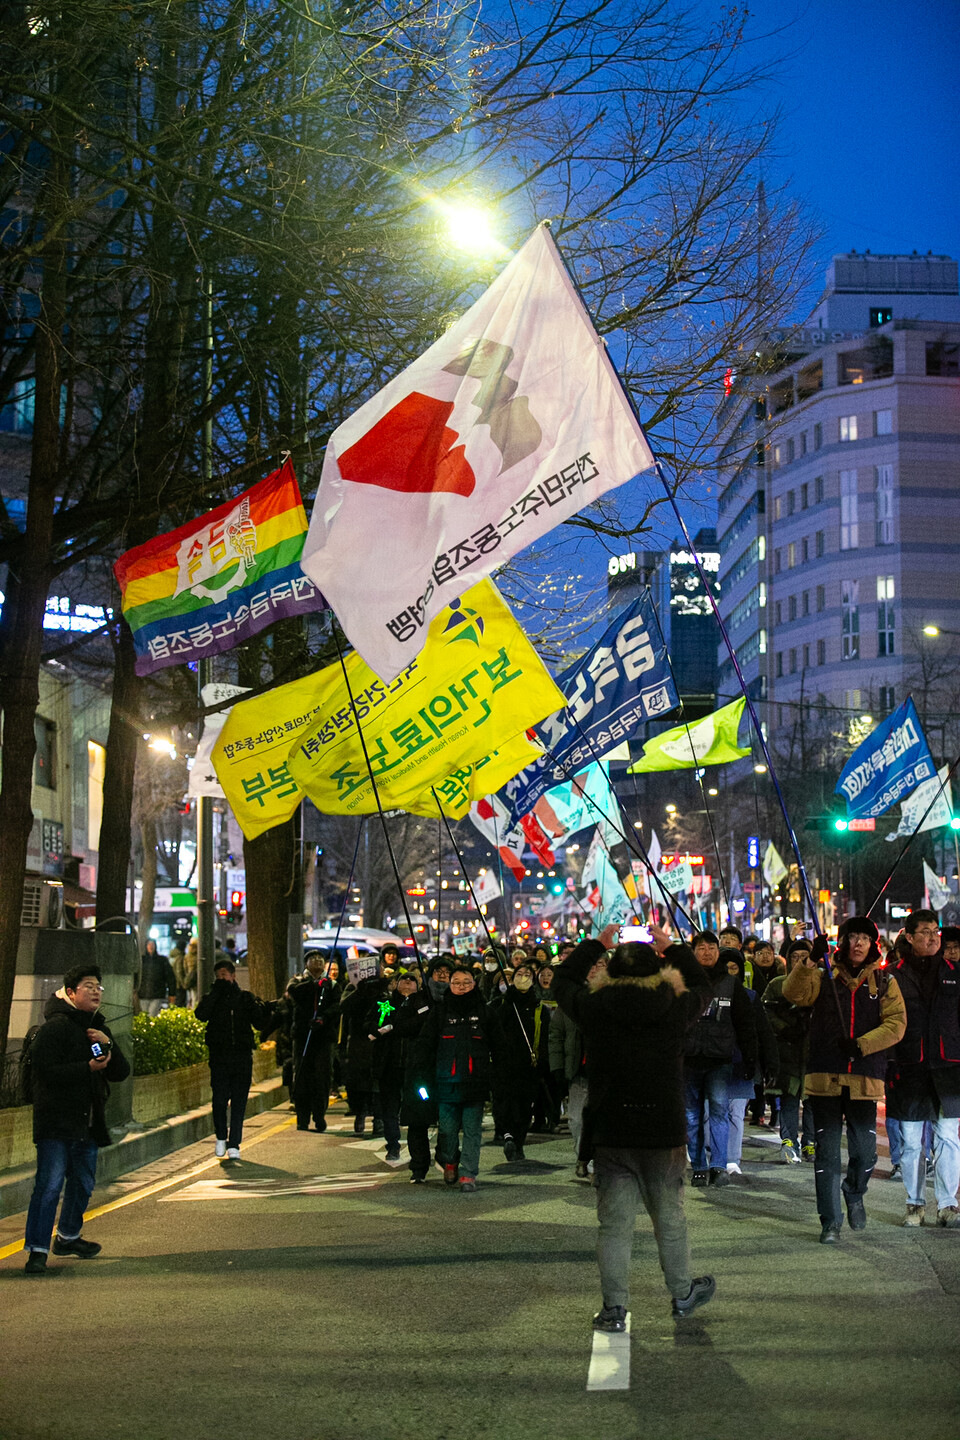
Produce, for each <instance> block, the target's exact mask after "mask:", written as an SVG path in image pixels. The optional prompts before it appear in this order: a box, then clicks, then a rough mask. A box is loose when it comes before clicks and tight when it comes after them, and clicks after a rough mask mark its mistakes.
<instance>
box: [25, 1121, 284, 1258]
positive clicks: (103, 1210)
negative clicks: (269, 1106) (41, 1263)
mask: <svg viewBox="0 0 960 1440" xmlns="http://www.w3.org/2000/svg"><path fill="white" fill-rule="evenodd" d="M296 1119H297V1117H296V1115H291V1116H290V1118H289V1119H288V1120H282V1121H281V1122H280V1124H279V1125H273V1126H271V1128H270V1129H269V1130H264V1131H262V1133H261V1134H259V1135H254V1137H253V1139H252V1140H246V1141H244V1146H243V1148H244V1150H252V1149H253V1147H254V1145H259V1144H260V1141H261V1140H269V1139H270V1136H271V1135H279V1133H280V1131H281V1130H289V1128H290V1126H291V1125H293V1124H295V1123H296ZM222 1164H223V1160H222V1159H221V1157H220V1156H219V1155H215V1156H214V1157H213V1159H212V1160H205V1161H204V1162H203V1164H202V1165H195V1166H194V1168H193V1169H192V1170H184V1171H183V1173H182V1174H180V1175H174V1176H173V1177H172V1179H170V1180H157V1181H155V1182H154V1184H152V1185H145V1186H144V1187H143V1189H142V1190H134V1191H133V1193H132V1194H130V1195H121V1196H120V1198H119V1199H118V1200H110V1201H108V1202H107V1204H106V1205H97V1206H96V1208H95V1209H93V1210H88V1211H87V1213H86V1214H85V1215H84V1217H83V1218H84V1223H86V1221H87V1220H96V1219H97V1217H98V1216H99V1215H107V1214H109V1212H110V1211H111V1210H121V1209H122V1208H123V1206H124V1205H133V1204H135V1203H136V1202H137V1201H138V1200H146V1199H147V1197H148V1196H150V1195H156V1194H157V1193H158V1192H159V1191H160V1190H169V1189H171V1187H172V1186H174V1185H182V1184H183V1182H184V1180H190V1179H192V1178H193V1176H194V1175H202V1174H203V1172H204V1170H212V1169H213V1167H214V1166H215V1165H222ZM22 1249H23V1241H22V1240H17V1241H15V1242H14V1244H12V1245H4V1246H3V1247H2V1248H0V1260H5V1259H6V1258H7V1256H8V1255H16V1254H17V1252H18V1251H19V1250H22Z"/></svg>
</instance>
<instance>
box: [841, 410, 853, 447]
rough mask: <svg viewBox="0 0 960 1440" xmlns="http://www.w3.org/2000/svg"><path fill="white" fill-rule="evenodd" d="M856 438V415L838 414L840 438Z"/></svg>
mask: <svg viewBox="0 0 960 1440" xmlns="http://www.w3.org/2000/svg"><path fill="white" fill-rule="evenodd" d="M856 438H857V417H856V415H841V416H840V439H841V440H844V441H845V440H856Z"/></svg>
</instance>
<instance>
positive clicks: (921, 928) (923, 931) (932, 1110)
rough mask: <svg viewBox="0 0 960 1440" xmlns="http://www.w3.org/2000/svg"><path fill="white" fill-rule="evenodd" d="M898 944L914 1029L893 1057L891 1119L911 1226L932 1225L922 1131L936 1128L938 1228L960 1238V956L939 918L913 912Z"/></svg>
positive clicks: (899, 972) (896, 969)
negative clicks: (899, 1144) (896, 1125)
mask: <svg viewBox="0 0 960 1440" xmlns="http://www.w3.org/2000/svg"><path fill="white" fill-rule="evenodd" d="M903 931H904V933H903V935H902V936H901V937H900V939H899V941H898V942H897V954H898V957H899V958H898V959H897V960H896V961H895V963H894V966H893V974H894V975H895V976H896V977H897V983H898V984H899V986H900V990H901V993H902V995H903V999H904V1002H905V1004H906V1007H907V1029H906V1033H905V1034H904V1036H903V1039H902V1040H901V1041H900V1042H899V1044H898V1045H897V1047H896V1049H895V1050H894V1051H893V1052H892V1056H893V1058H892V1060H891V1064H890V1072H889V1074H888V1077H887V1117H888V1119H893V1120H899V1121H900V1128H901V1132H902V1134H903V1154H902V1156H901V1159H900V1175H901V1178H902V1180H903V1183H904V1186H905V1187H906V1191H907V1213H906V1217H905V1219H904V1222H903V1223H904V1224H905V1225H923V1224H924V1223H925V1220H926V1197H925V1190H926V1163H925V1159H924V1153H923V1127H924V1123H925V1122H926V1121H929V1122H930V1123H931V1124H932V1126H933V1188H934V1194H935V1196H936V1201H937V1224H938V1225H939V1226H942V1227H943V1228H944V1229H947V1230H960V1209H958V1207H957V1187H958V1185H960V1138H958V1134H957V1129H958V1120H960V959H958V957H960V951H958V949H957V947H956V945H955V943H954V941H955V938H956V932H955V931H945V932H944V943H943V948H942V949H941V936H940V925H939V922H938V920H937V916H936V913H935V912H934V911H933V910H914V912H913V914H912V915H909V916H908V917H907V920H906V924H905V925H904V927H903Z"/></svg>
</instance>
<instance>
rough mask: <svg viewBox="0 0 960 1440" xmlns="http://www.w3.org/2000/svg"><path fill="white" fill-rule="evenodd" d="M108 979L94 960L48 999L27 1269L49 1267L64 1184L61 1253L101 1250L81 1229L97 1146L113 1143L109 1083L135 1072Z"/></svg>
mask: <svg viewBox="0 0 960 1440" xmlns="http://www.w3.org/2000/svg"><path fill="white" fill-rule="evenodd" d="M102 979H103V976H102V975H101V973H100V971H99V969H98V968H97V967H96V966H95V965H78V966H75V967H74V969H72V970H69V971H68V972H67V974H66V975H65V976H64V978H63V987H62V988H61V989H60V990H58V991H57V993H56V995H52V996H51V997H50V999H49V1000H48V1001H47V1004H46V1007H45V1009H44V1021H45V1023H44V1024H43V1025H41V1026H40V1029H39V1030H38V1031H37V1033H36V1035H35V1036H34V1038H33V1041H32V1043H31V1045H30V1052H29V1064H30V1076H31V1085H32V1090H33V1143H34V1144H35V1145H36V1147H37V1177H36V1180H35V1182H34V1187H33V1195H32V1197H31V1200H30V1209H29V1210H28V1212H27V1229H26V1236H25V1239H24V1248H25V1249H26V1250H27V1251H28V1252H29V1254H28V1256H27V1264H26V1273H27V1274H28V1275H43V1274H44V1273H45V1272H46V1268H47V1255H48V1254H49V1252H50V1248H51V1243H50V1242H51V1237H52V1235H53V1222H54V1218H55V1216H56V1213H57V1204H58V1203H59V1200H60V1192H61V1190H63V1192H64V1194H63V1206H62V1208H61V1211H60V1223H59V1225H58V1226H57V1234H56V1238H55V1239H54V1240H53V1253H54V1255H73V1256H76V1257H77V1258H78V1259H80V1260H92V1259H93V1258H94V1256H95V1255H99V1253H100V1249H101V1247H100V1246H99V1245H98V1244H97V1243H96V1242H95V1241H93V1240H84V1239H83V1237H82V1235H81V1233H80V1232H81V1231H82V1229H83V1215H84V1211H85V1210H86V1208H87V1205H88V1204H89V1202H90V1196H91V1194H92V1193H93V1187H94V1184H95V1182H96V1177H97V1150H98V1148H99V1147H100V1146H101V1145H110V1144H111V1143H112V1142H111V1139H110V1132H109V1130H108V1129H107V1124H106V1118H105V1112H106V1104H107V1095H108V1093H109V1087H108V1082H109V1081H119V1080H126V1078H127V1076H128V1075H129V1074H130V1066H129V1064H128V1062H127V1060H126V1058H125V1057H124V1055H123V1054H122V1052H121V1051H120V1049H119V1048H118V1047H117V1046H116V1045H115V1044H114V1042H113V1037H112V1036H111V1034H110V1031H109V1029H108V1028H107V1024H106V1022H105V1020H104V1018H103V1016H102V1014H101V1013H100V1000H101V996H102V994H103V985H102V983H101V982H102ZM64 1182H66V1188H64Z"/></svg>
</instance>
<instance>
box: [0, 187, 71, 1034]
mask: <svg viewBox="0 0 960 1440" xmlns="http://www.w3.org/2000/svg"><path fill="white" fill-rule="evenodd" d="M50 164H51V175H50V180H49V182H48V184H47V186H46V195H45V197H42V198H41V200H40V202H38V208H39V209H44V210H45V211H46V213H47V215H48V217H49V218H50V220H51V222H52V221H53V220H54V219H55V218H56V217H57V216H58V214H59V212H60V209H61V206H62V205H63V204H64V203H66V194H65V189H64V185H63V176H62V170H63V167H62V163H61V162H59V161H57V160H51V162H50ZM44 200H45V202H46V203H44ZM40 304H41V312H40V316H39V318H38V320H37V341H36V361H35V397H36V398H35V408H34V425H33V448H32V453H31V458H30V482H29V485H30V488H29V493H28V497H27V524H26V533H25V535H24V539H23V547H22V549H21V550H20V553H19V557H18V560H19V563H18V564H15V563H11V565H10V573H9V578H8V581H7V595H6V603H5V606H4V611H5V613H4V616H3V625H2V667H0V680H2V683H0V706H2V712H3V749H2V774H3V779H2V785H0V1057H2V1055H3V1053H4V1051H5V1049H6V1042H7V1030H8V1028H9V1024H10V1006H11V1003H12V1000H13V985H14V977H15V975H16V969H17V950H18V948H19V943H20V912H21V906H22V897H23V882H24V877H25V875H26V869H27V847H28V844H29V841H30V831H31V828H32V826H33V809H32V804H31V790H32V787H33V762H34V756H35V754H36V748H37V745H36V737H35V734H34V720H35V718H36V713H37V705H38V704H39V699H40V681H39V675H40V654H41V645H42V640H43V613H44V610H45V609H46V604H47V592H48V591H49V588H50V580H51V577H52V565H51V553H52V544H53V516H54V509H55V506H56V495H57V489H58V479H59V459H60V374H61V354H62V344H63V329H64V325H65V323H66V278H65V253H64V245H63V242H62V241H57V240H51V241H49V242H48V245H47V248H46V251H45V255H44V262H43V283H42V289H41V292H40ZM66 738H67V737H62V743H64V744H65V743H66Z"/></svg>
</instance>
